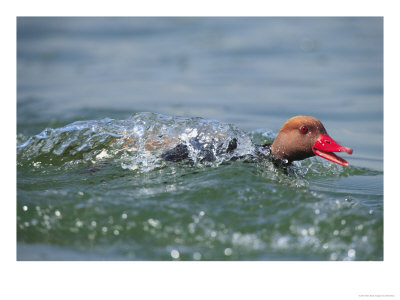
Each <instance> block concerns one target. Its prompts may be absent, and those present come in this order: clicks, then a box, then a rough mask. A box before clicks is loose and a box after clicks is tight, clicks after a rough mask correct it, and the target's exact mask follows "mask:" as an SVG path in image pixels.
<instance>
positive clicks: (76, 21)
mask: <svg viewBox="0 0 400 300" xmlns="http://www.w3.org/2000/svg"><path fill="white" fill-rule="evenodd" d="M17 34H18V36H17V72H18V73H17V145H20V146H19V147H18V149H17V224H16V226H17V259H18V260H383V19H382V18H18V21H17ZM137 112H153V113H157V114H163V115H167V116H183V117H188V118H190V117H202V118H205V119H211V120H218V121H220V122H223V123H229V124H234V125H232V126H235V128H236V127H237V128H240V130H242V131H243V132H245V133H246V134H247V135H248V136H249V137H251V139H252V140H253V141H254V142H257V143H262V142H269V141H272V140H273V138H274V136H275V135H276V133H277V132H278V131H279V128H280V127H281V126H282V124H283V123H284V122H285V121H286V120H287V119H289V118H290V117H292V116H295V115H312V116H314V117H316V118H318V119H320V120H321V121H322V122H323V123H324V125H325V128H326V129H327V131H328V133H329V134H330V136H331V137H332V138H334V139H335V140H336V141H338V142H339V143H340V144H342V145H344V146H347V147H351V148H353V149H354V153H353V155H352V156H348V155H341V156H342V157H343V158H345V159H346V160H347V161H348V162H349V164H350V166H349V167H348V168H344V167H341V166H339V165H335V164H333V163H331V162H329V161H326V160H323V159H322V158H319V157H318V158H317V157H313V158H311V159H306V160H304V161H301V162H296V163H295V165H294V168H293V170H292V172H290V174H289V175H287V174H285V173H284V172H282V170H277V169H275V168H273V166H271V165H268V164H262V163H245V162H241V161H234V162H224V163H220V164H208V165H195V166H190V165H184V164H162V165H154V164H153V163H154V161H146V163H147V165H146V166H147V167H146V166H145V167H144V164H143V161H142V162H141V163H142V164H141V165H140V166H139V165H138V164H137V161H132V160H130V159H131V158H130V157H129V153H127V152H126V153H123V155H122V154H121V153H120V152H118V153H117V152H112V151H111V150H112V148H110V147H111V146H110V144H109V143H108V142H110V140H109V138H110V136H107V137H104V139H103V140H102V139H101V138H99V139H97V140H96V141H95V143H93V144H87V143H88V135H87V134H86V135H85V131H84V130H85V129H84V128H83V127H85V126H86V127H85V128H89V127H90V126H94V125H95V127H90V128H95V129H93V131H92V132H95V133H98V134H100V135H98V136H101V134H103V133H104V132H108V133H110V130H111V131H112V130H116V131H115V132H114V133H113V134H116V135H118V134H123V132H125V131H126V130H128V129H129V120H130V117H131V115H132V114H134V113H137ZM76 121H82V122H80V123H78V124H80V126H83V127H76V123H75V124H74V125H70V124H72V123H74V122H76ZM74 126H75V127H74ZM96 126H97V127H96ZM117 127H118V129H116V128H117ZM96 130H97V131H96ZM51 133H54V134H53V135H51ZM39 134H40V135H39ZM37 135H39V136H37ZM35 136H36V137H35ZM31 137H32V138H31ZM30 138H31V139H30ZM29 139H30V142H28V143H27V141H29ZM39 140H40V141H39ZM32 141H33V142H32ZM24 143H25V146H21V145H24ZM67 143H68V145H67ZM71 143H73V144H71ZM28 144H29V145H28ZM27 145H28V146H27ZM32 145H33V146H32ZM63 145H64V146H65V147H64V148H62V146H63ZM71 145H73V147H75V148H74V149H75V150H77V152H75V153H72V154H71V152H68V151H66V149H67V148H68V146H71ZM85 147H86V148H85ZM68 149H69V148H68ZM103 150H104V151H105V152H103ZM76 153H78V155H75V154H76ZM74 155H75V156H74ZM128 162H130V163H128Z"/></svg>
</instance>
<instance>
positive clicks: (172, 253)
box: [171, 249, 179, 259]
mask: <svg viewBox="0 0 400 300" xmlns="http://www.w3.org/2000/svg"><path fill="white" fill-rule="evenodd" d="M171 257H172V258H173V259H178V258H179V251H178V250H176V249H174V250H172V251H171Z"/></svg>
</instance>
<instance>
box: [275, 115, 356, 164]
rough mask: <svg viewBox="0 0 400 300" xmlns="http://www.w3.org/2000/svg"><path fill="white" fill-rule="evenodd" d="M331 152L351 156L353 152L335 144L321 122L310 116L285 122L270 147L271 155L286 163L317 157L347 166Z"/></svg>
mask: <svg viewBox="0 0 400 300" xmlns="http://www.w3.org/2000/svg"><path fill="white" fill-rule="evenodd" d="M333 152H346V153H348V154H352V153H353V150H352V149H351V148H347V147H343V146H341V145H339V144H338V143H336V142H335V141H334V140H333V139H332V138H331V137H330V136H329V135H328V133H327V132H326V130H325V127H324V125H322V123H321V121H320V120H318V119H316V118H314V117H310V116H297V117H293V118H291V119H289V120H288V121H286V123H285V124H283V126H282V128H281V130H279V133H278V135H277V136H276V138H275V140H274V142H273V143H272V145H271V153H272V154H273V155H274V156H275V157H276V158H278V159H286V160H288V162H292V161H295V160H303V159H305V158H308V157H311V156H314V155H318V156H321V157H323V158H325V159H328V160H330V161H332V162H335V163H337V164H339V165H342V166H345V167H347V166H348V165H349V164H348V162H347V161H345V160H344V159H343V158H340V157H338V156H336V155H335V154H334V153H333Z"/></svg>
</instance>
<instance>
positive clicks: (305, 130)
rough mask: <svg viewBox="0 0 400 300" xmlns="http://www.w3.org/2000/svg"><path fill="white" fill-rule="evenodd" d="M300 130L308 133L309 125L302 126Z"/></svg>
mask: <svg viewBox="0 0 400 300" xmlns="http://www.w3.org/2000/svg"><path fill="white" fill-rule="evenodd" d="M300 130H301V132H302V133H307V132H308V128H307V126H303V127H301V128H300Z"/></svg>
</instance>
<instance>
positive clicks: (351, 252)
mask: <svg viewBox="0 0 400 300" xmlns="http://www.w3.org/2000/svg"><path fill="white" fill-rule="evenodd" d="M347 256H348V257H349V258H355V257H356V250H354V249H349V251H347Z"/></svg>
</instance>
